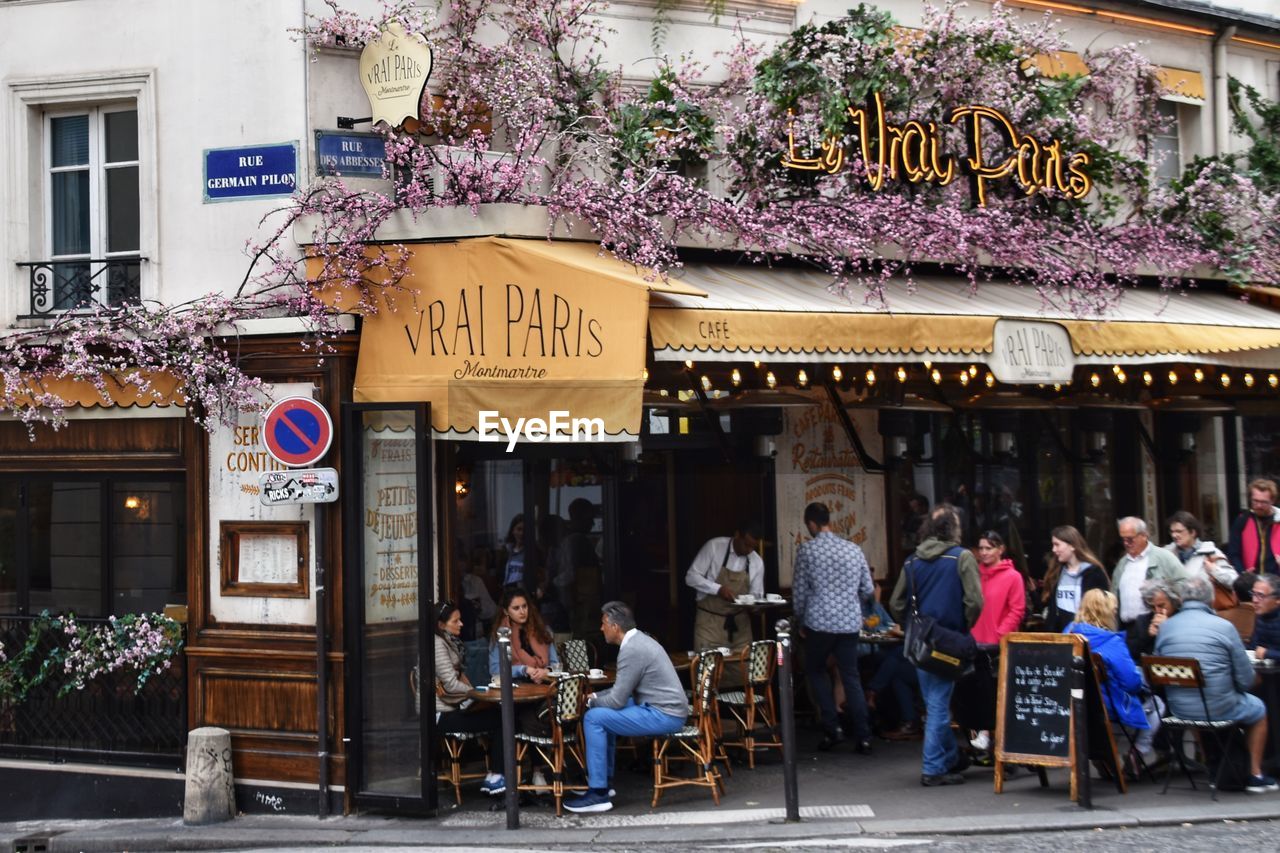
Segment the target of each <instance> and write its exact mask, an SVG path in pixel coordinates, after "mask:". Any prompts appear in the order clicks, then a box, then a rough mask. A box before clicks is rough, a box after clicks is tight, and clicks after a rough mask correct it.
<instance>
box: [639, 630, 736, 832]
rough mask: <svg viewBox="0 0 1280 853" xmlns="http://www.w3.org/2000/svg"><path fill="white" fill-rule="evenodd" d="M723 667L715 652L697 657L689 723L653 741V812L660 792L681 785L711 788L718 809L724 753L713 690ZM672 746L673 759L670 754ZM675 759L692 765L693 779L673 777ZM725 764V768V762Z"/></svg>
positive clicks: (722, 657) (717, 652)
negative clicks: (671, 763)
mask: <svg viewBox="0 0 1280 853" xmlns="http://www.w3.org/2000/svg"><path fill="white" fill-rule="evenodd" d="M723 667H724V655H722V654H721V653H720V652H719V651H717V650H715V649H708V650H706V651H704V652H702V653H701V654H700V655H698V658H697V660H696V661H694V666H693V671H694V682H693V683H694V690H693V710H692V713H691V714H690V715H689V720H688V721H687V722H686V724H685V726H684V728H682V729H680V731H678V732H674V733H672V734H669V735H662V736H660V737H656V738H654V740H653V807H654V808H656V807H657V805H658V798H659V797H661V796H662V792H663V791H665V790H666V789H667V788H677V787H682V786H684V785H695V786H698V787H702V788H710V789H711V798H712V799H713V800H714V801H715V804H716V805H717V806H718V805H720V792H721V790H722V789H723V788H724V780H723V778H722V777H721V775H720V770H719V768H718V767H717V766H716V761H717V760H718V759H720V758H722V757H723V755H724V749H723V747H719V746H718V742H719V730H720V709H719V706H718V704H717V702H716V687H717V686H718V685H719V683H720V672H721V670H722V669H723ZM673 746H674V747H675V752H676V753H677V754H676V755H672V754H671V752H672V747H673ZM677 758H680V759H685V760H689V761H691V762H693V764H694V773H693V775H692V776H675V775H672V773H671V769H670V762H671V761H672V760H673V759H677ZM725 763H726V766H727V764H728V762H727V761H726V762H725Z"/></svg>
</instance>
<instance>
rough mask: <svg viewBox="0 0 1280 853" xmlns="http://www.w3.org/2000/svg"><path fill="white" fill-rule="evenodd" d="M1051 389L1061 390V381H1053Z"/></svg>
mask: <svg viewBox="0 0 1280 853" xmlns="http://www.w3.org/2000/svg"><path fill="white" fill-rule="evenodd" d="M1053 390H1055V391H1061V390H1062V383H1061V382H1055V383H1053Z"/></svg>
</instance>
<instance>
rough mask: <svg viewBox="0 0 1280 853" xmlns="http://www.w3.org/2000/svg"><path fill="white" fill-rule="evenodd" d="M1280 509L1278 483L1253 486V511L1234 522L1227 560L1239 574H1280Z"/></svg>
mask: <svg viewBox="0 0 1280 853" xmlns="http://www.w3.org/2000/svg"><path fill="white" fill-rule="evenodd" d="M1277 522H1280V507H1277V506H1276V483H1275V481H1274V480H1267V479H1264V478H1261V477H1260V478H1258V479H1256V480H1254V481H1253V482H1251V483H1249V508H1248V509H1247V510H1245V511H1244V512H1242V513H1240V515H1238V516H1236V520H1235V521H1233V522H1231V534H1230V539H1229V540H1228V542H1227V559H1229V560H1230V561H1231V565H1233V566H1235V568H1236V571H1238V572H1257V573H1258V574H1260V575H1266V574H1275V573H1276V572H1277V571H1280V568H1278V567H1277V565H1276V555H1277V554H1280V524H1277Z"/></svg>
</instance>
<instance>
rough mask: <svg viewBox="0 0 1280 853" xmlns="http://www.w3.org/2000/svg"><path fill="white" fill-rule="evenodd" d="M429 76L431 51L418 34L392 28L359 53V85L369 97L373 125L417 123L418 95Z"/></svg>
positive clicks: (419, 97) (419, 106)
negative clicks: (412, 121)
mask: <svg viewBox="0 0 1280 853" xmlns="http://www.w3.org/2000/svg"><path fill="white" fill-rule="evenodd" d="M430 76H431V47H430V46H429V45H428V44H427V40H426V39H425V38H423V37H422V36H421V35H419V34H418V33H413V34H412V35H411V34H409V33H406V32H405V31H404V27H402V26H400V25H399V24H392V25H391V26H389V27H387V28H386V29H385V30H383V31H382V34H381V35H380V36H378V38H377V39H375V40H373V41H371V42H369V43H368V44H366V45H365V47H364V50H363V51H362V52H361V53H360V84H361V85H362V86H364V91H365V94H366V95H368V96H369V106H370V107H371V108H372V110H373V123H374V124H377V123H378V122H380V121H385V122H386V123H387V124H388V125H390V126H391V127H394V128H399V127H400V126H401V125H402V124H404V122H405V119H414V120H418V119H419V118H420V111H421V109H422V92H423V90H425V89H426V88H427V78H428V77H430Z"/></svg>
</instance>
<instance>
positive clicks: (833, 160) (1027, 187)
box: [782, 92, 1093, 206]
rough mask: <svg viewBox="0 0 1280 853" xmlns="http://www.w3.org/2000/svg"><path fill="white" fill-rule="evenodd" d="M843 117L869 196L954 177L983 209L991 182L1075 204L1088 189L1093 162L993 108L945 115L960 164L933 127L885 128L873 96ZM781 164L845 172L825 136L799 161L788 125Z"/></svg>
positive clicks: (839, 152) (837, 145)
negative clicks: (894, 183) (961, 140)
mask: <svg viewBox="0 0 1280 853" xmlns="http://www.w3.org/2000/svg"><path fill="white" fill-rule="evenodd" d="M848 112H849V119H850V122H851V129H850V132H851V134H852V135H853V136H856V137H857V143H858V148H859V153H860V154H861V155H862V162H863V163H864V164H865V167H866V175H865V180H866V182H867V184H868V186H869V187H870V188H871V189H872V190H873V191H878V190H880V189H882V188H883V187H884V185H885V184H886V183H887V182H888V181H890V180H899V181H906V182H908V183H913V184H918V183H927V184H935V185H937V186H946V185H947V184H950V183H951V182H952V181H954V180H955V179H956V177H957V176H958V175H959V174H965V175H967V176H968V178H969V189H970V194H971V197H972V199H973V202H974V203H975V204H977V205H978V206H984V205H986V203H987V189H988V187H989V186H990V184H991V183H992V182H994V181H999V180H1003V179H1006V178H1010V177H1012V179H1013V180H1014V181H1015V182H1016V183H1017V184H1018V186H1019V187H1020V188H1021V189H1022V191H1023V192H1024V193H1026V194H1027V195H1028V196H1030V195H1034V194H1035V193H1037V192H1039V191H1041V190H1046V189H1047V190H1054V191H1057V192H1059V193H1061V194H1062V195H1064V196H1066V197H1067V198H1071V199H1082V198H1084V197H1085V196H1087V195H1088V194H1089V192H1090V190H1092V189H1093V179H1092V178H1091V177H1090V176H1089V173H1088V172H1087V171H1086V168H1087V167H1088V166H1089V164H1090V163H1091V162H1092V158H1090V156H1089V155H1088V154H1086V153H1085V152H1083V151H1077V152H1074V153H1069V152H1067V151H1064V150H1063V147H1062V142H1061V140H1057V139H1053V140H1050V141H1048V142H1042V141H1041V140H1039V139H1036V138H1035V137H1034V136H1030V135H1029V134H1025V133H1022V132H1021V131H1019V130H1018V129H1017V128H1015V127H1014V126H1013V122H1011V121H1010V120H1009V118H1008V117H1007V116H1006V115H1005V114H1004V113H1002V112H1000V111H999V110H997V109H995V108H993V107H984V106H977V105H966V106H961V107H956V108H955V109H953V110H952V111H951V115H950V117H949V118H948V122H949V123H950V124H955V125H960V126H961V128H962V129H963V130H964V135H965V142H966V147H967V149H968V151H967V156H965V157H962V158H959V159H957V158H955V157H952V156H951V155H949V154H947V153H945V152H944V151H943V149H942V133H941V129H940V128H939V126H938V123H937V122H935V121H927V122H926V121H916V120H914V119H912V120H909V121H904V122H901V123H899V124H895V123H894V122H891V121H889V119H888V116H887V115H886V114H885V108H884V99H883V97H882V96H881V94H880V93H879V92H872V94H871V97H870V98H869V99H868V102H867V105H866V106H865V107H849V111H848ZM993 137H994V138H997V139H999V141H1000V142H1001V143H1002V144H1003V146H1004V147H1006V148H1007V149H1008V151H1009V153H1008V154H1007V155H1004V156H1001V157H995V158H991V159H989V158H990V157H991V151H990V146H986V145H985V143H986V142H987V141H989V139H991V138H993ZM782 165H783V166H785V167H787V168H788V169H800V170H803V171H812V172H827V173H828V174H835V173H836V172H839V171H840V170H841V169H842V168H844V165H845V145H844V142H843V140H841V139H840V138H839V137H837V136H835V135H833V134H827V135H826V136H825V137H824V138H823V140H822V143H821V150H820V151H819V152H818V153H817V154H816V155H815V156H806V155H805V154H804V153H802V152H800V151H798V150H797V148H796V140H795V132H794V128H793V126H792V124H791V123H789V124H788V128H787V151H786V153H785V154H784V155H783V157H782Z"/></svg>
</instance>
